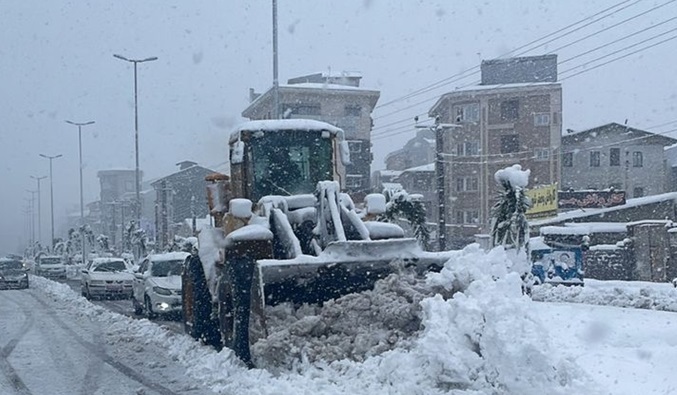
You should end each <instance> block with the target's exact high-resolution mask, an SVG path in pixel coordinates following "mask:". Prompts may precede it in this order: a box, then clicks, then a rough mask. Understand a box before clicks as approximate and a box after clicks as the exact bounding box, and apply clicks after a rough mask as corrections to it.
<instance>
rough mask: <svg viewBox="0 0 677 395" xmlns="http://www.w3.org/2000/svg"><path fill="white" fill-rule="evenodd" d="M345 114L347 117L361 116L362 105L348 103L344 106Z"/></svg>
mask: <svg viewBox="0 0 677 395" xmlns="http://www.w3.org/2000/svg"><path fill="white" fill-rule="evenodd" d="M344 111H345V114H346V116H347V117H359V116H361V115H362V106H359V105H354V104H353V105H347V106H345V108H344Z"/></svg>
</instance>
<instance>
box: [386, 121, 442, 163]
mask: <svg viewBox="0 0 677 395" xmlns="http://www.w3.org/2000/svg"><path fill="white" fill-rule="evenodd" d="M434 161H435V132H434V131H432V130H431V129H429V128H423V129H418V130H417V131H416V137H414V138H413V139H411V140H409V141H407V143H406V144H405V145H404V147H402V149H399V150H397V151H393V152H391V153H389V154H388V155H386V157H385V163H386V169H388V170H404V169H409V168H412V167H417V166H423V165H427V164H428V163H432V162H434Z"/></svg>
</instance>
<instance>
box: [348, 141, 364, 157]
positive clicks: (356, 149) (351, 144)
mask: <svg viewBox="0 0 677 395" xmlns="http://www.w3.org/2000/svg"><path fill="white" fill-rule="evenodd" d="M348 151H350V153H351V154H357V153H360V152H362V142H361V141H359V140H348Z"/></svg>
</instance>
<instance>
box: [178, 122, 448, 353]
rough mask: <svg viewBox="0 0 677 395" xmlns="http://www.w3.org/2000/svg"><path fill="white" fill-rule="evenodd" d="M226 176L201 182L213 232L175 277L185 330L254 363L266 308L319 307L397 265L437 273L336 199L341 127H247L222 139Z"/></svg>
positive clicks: (437, 263)
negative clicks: (227, 153) (284, 305)
mask: <svg viewBox="0 0 677 395" xmlns="http://www.w3.org/2000/svg"><path fill="white" fill-rule="evenodd" d="M229 147H230V172H231V175H230V178H228V177H227V176H224V175H213V176H210V177H208V178H207V184H208V185H207V190H208V198H209V206H210V209H211V213H212V216H213V219H214V227H213V228H212V229H205V230H202V231H201V232H200V234H199V235H198V240H199V247H198V250H199V251H194V253H193V254H192V255H191V257H189V258H188V259H187V260H186V265H185V270H184V273H183V312H184V322H185V328H186V331H187V332H188V333H190V334H191V335H192V336H193V337H195V338H198V339H202V340H203V341H204V342H205V343H209V344H212V345H214V346H216V347H217V348H219V347H228V348H231V349H232V350H234V351H235V353H236V354H237V355H238V357H240V358H241V359H242V360H243V361H244V362H245V363H246V364H248V365H249V366H253V365H252V362H251V355H250V351H249V344H250V341H251V342H253V341H255V340H256V339H255V338H256V337H258V336H265V335H266V326H265V315H264V311H265V306H266V305H276V304H279V303H283V302H291V303H294V304H303V303H322V302H324V301H327V300H330V299H333V298H337V297H340V296H342V295H345V294H348V293H353V292H360V291H363V290H367V289H371V288H372V287H373V285H374V283H375V282H376V281H377V280H379V279H382V278H384V277H386V276H387V275H389V274H390V273H392V272H393V271H395V270H397V268H402V267H407V266H409V267H410V270H417V271H418V272H419V273H423V272H425V271H428V270H439V269H440V268H441V267H442V266H443V263H444V261H445V260H446V259H445V254H444V253H430V252H425V251H423V250H422V249H421V247H420V246H419V244H418V242H417V240H416V239H413V238H404V232H403V231H402V229H401V228H400V227H399V226H397V225H394V224H388V223H383V222H378V223H375V222H370V221H363V219H362V218H361V216H360V215H359V214H358V212H357V211H356V210H355V206H354V204H353V201H352V200H351V198H350V197H349V196H348V195H347V194H344V193H341V187H342V185H343V184H344V180H345V170H344V167H345V164H347V163H349V160H350V159H349V154H348V147H347V143H346V142H345V140H344V138H343V131H342V130H341V129H339V128H336V127H334V126H332V125H330V124H327V123H324V122H319V121H314V120H301V119H290V120H266V121H251V122H246V123H244V124H242V125H240V126H239V127H238V128H237V129H236V130H235V131H234V132H233V133H232V134H231V136H230V141H229Z"/></svg>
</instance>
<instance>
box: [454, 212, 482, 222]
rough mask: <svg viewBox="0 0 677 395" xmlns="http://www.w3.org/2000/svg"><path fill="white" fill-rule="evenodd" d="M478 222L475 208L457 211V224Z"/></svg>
mask: <svg viewBox="0 0 677 395" xmlns="http://www.w3.org/2000/svg"><path fill="white" fill-rule="evenodd" d="M479 222H480V213H479V211H477V210H467V211H460V210H459V211H457V212H456V223H457V224H478V223H479Z"/></svg>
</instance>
